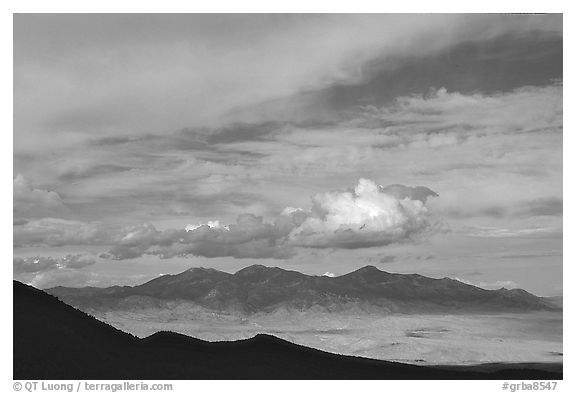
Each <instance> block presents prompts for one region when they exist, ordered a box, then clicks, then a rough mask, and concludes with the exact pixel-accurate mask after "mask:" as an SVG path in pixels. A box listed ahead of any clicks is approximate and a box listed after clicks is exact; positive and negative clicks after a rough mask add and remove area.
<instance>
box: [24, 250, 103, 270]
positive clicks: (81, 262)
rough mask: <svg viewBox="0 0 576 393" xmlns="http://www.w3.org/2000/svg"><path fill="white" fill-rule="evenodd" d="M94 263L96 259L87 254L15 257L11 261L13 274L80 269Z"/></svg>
mask: <svg viewBox="0 0 576 393" xmlns="http://www.w3.org/2000/svg"><path fill="white" fill-rule="evenodd" d="M95 263H96V258H95V257H94V256H91V255H88V254H69V255H66V256H64V257H61V258H55V257H39V256H36V257H25V258H22V257H16V258H14V259H13V267H14V273H15V274H20V273H40V272H46V271H50V270H55V269H81V268H83V267H86V266H90V265H93V264H95Z"/></svg>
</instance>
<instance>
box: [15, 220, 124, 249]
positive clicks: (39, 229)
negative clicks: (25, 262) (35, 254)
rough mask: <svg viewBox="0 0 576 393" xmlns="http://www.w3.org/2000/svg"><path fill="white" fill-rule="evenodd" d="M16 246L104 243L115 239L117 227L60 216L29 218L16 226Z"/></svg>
mask: <svg viewBox="0 0 576 393" xmlns="http://www.w3.org/2000/svg"><path fill="white" fill-rule="evenodd" d="M13 231H14V232H13V235H14V243H13V244H14V247H31V246H51V247H59V246H70V245H102V244H110V242H111V241H113V234H114V231H115V228H110V227H107V226H105V225H102V224H99V223H85V222H80V221H74V220H65V219H59V218H41V219H37V220H29V221H27V222H26V223H23V224H21V225H18V226H14V230H13Z"/></svg>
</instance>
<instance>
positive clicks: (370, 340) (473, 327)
mask: <svg viewBox="0 0 576 393" xmlns="http://www.w3.org/2000/svg"><path fill="white" fill-rule="evenodd" d="M94 315H95V316H96V317H97V318H98V319H100V320H102V321H104V322H106V323H109V324H111V325H113V326H115V327H117V328H119V329H121V330H124V331H126V332H130V333H132V334H134V335H136V336H138V337H146V336H149V335H151V334H153V333H155V332H158V331H174V332H178V333H182V334H186V335H189V336H193V337H197V338H200V339H203V340H208V341H227V340H237V339H242V338H249V337H253V336H254V335H255V334H257V333H268V334H272V335H275V336H277V337H280V338H283V339H285V340H288V341H291V342H294V343H297V344H301V345H305V346H308V347H313V348H318V349H322V350H325V351H329V352H333V353H340V354H346V355H356V356H363V357H368V358H374V359H381V360H391V361H399V362H405V363H414V364H423V365H425V364H430V365H433V364H458V365H462V364H479V363H492V362H562V313H561V312H537V313H527V314H505V315H503V314H498V315H367V314H362V315H359V314H355V313H348V314H346V313H338V314H334V313H326V312H324V313H323V312H315V311H310V312H290V311H287V310H283V311H279V312H275V313H272V314H264V315H255V316H252V317H250V318H246V317H243V316H239V315H228V314H219V313H212V312H209V311H207V310H205V309H201V308H197V307H193V306H190V305H182V304H174V305H172V307H170V308H167V309H143V310H138V311H113V312H104V313H94Z"/></svg>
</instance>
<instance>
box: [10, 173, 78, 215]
mask: <svg viewBox="0 0 576 393" xmlns="http://www.w3.org/2000/svg"><path fill="white" fill-rule="evenodd" d="M13 183H14V191H13V197H14V217H18V218H22V217H46V216H51V217H55V216H59V215H61V214H63V213H66V212H67V208H66V206H64V203H63V202H62V199H61V198H60V195H58V193H56V192H54V191H48V190H42V189H38V188H32V186H31V185H30V184H29V183H28V181H27V180H26V179H25V178H24V176H22V175H20V174H18V175H17V176H16V177H15V178H14V182H13Z"/></svg>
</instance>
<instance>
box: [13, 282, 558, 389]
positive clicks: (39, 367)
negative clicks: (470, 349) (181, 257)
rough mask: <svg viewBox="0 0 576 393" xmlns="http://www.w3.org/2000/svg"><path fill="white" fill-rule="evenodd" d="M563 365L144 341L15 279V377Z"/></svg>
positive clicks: (377, 374) (175, 338)
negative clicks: (450, 362)
mask: <svg viewBox="0 0 576 393" xmlns="http://www.w3.org/2000/svg"><path fill="white" fill-rule="evenodd" d="M561 370H562V366H561V365H547V366H546V365H508V366H506V367H504V366H502V365H489V366H479V367H477V368H474V367H467V368H466V369H460V368H454V367H452V368H450V369H448V368H441V367H437V368H428V367H421V366H413V365H407V364H401V363H393V362H385V361H379V360H371V359H365V358H356V357H351V356H342V355H336V354H330V353H326V352H322V351H319V350H315V349H311V348H306V347H303V346H300V345H295V344H292V343H289V342H287V341H284V340H281V339H278V338H276V337H273V336H268V335H258V336H256V337H254V338H252V339H248V340H242V341H235V342H220V343H209V342H205V341H201V340H197V339H194V338H191V337H187V336H183V335H180V334H175V333H169V332H162V333H157V334H154V335H152V336H150V337H148V338H146V339H138V338H136V337H134V336H131V335H129V334H127V333H124V332H121V331H119V330H117V329H115V328H113V327H111V326H109V325H106V324H105V323H103V322H100V321H98V320H96V319H94V318H92V317H90V316H88V315H86V314H84V313H83V312H81V311H78V310H76V309H74V308H72V307H70V306H68V305H66V304H64V303H62V302H61V301H59V300H58V299H56V298H55V297H53V296H51V295H48V294H46V293H45V292H42V291H40V290H37V289H35V288H32V287H30V286H27V285H24V284H22V283H20V282H17V281H14V379H508V380H509V379H561V378H562V373H561Z"/></svg>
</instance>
